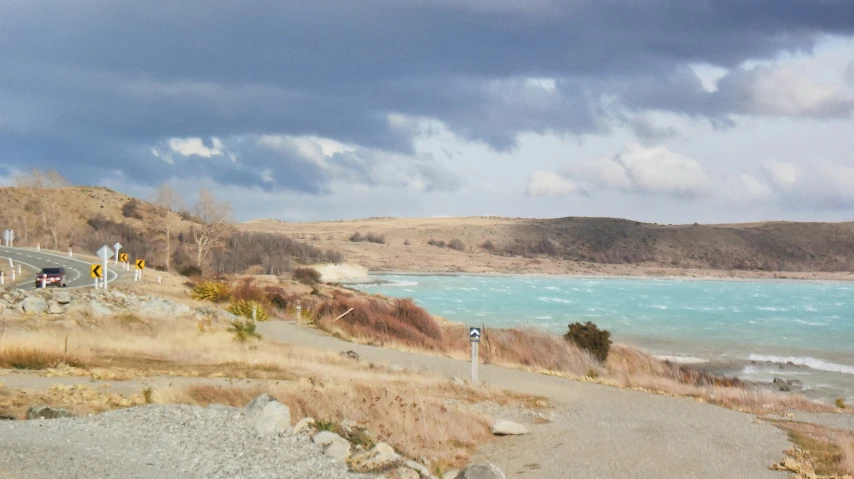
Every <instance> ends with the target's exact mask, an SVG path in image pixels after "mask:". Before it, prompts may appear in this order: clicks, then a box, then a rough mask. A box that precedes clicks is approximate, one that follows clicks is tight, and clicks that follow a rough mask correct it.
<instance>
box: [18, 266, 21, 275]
mask: <svg viewBox="0 0 854 479" xmlns="http://www.w3.org/2000/svg"><path fill="white" fill-rule="evenodd" d="M18 274H21V265H20V264H18Z"/></svg>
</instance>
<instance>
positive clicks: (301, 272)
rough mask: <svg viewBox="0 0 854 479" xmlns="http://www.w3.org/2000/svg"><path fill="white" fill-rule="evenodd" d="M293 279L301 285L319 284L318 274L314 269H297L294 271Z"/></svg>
mask: <svg viewBox="0 0 854 479" xmlns="http://www.w3.org/2000/svg"><path fill="white" fill-rule="evenodd" d="M293 275H294V279H295V280H297V281H299V282H300V283H302V284H308V285H312V284H317V283H319V282H320V272H318V271H317V270H316V269H314V268H297V269H295V270H294V273H293Z"/></svg>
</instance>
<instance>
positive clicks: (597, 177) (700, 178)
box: [563, 144, 712, 197]
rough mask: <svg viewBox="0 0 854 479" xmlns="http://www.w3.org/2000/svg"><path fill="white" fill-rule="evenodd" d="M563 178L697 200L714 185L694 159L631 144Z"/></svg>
mask: <svg viewBox="0 0 854 479" xmlns="http://www.w3.org/2000/svg"><path fill="white" fill-rule="evenodd" d="M563 176H564V177H568V178H572V179H575V178H578V179H583V180H586V181H587V182H590V183H592V184H594V185H596V186H598V187H600V188H604V189H614V190H620V191H625V192H631V193H637V194H641V195H666V196H675V197H696V196H703V195H706V194H707V193H709V191H710V190H711V187H712V182H711V180H710V179H709V177H708V175H707V174H706V171H705V169H704V168H703V166H702V165H701V164H700V163H699V162H698V161H697V160H695V159H693V158H690V157H687V156H684V155H680V154H678V153H675V152H673V151H670V150H669V149H668V148H667V147H664V146H654V147H649V148H646V147H644V146H642V145H638V144H629V145H628V146H627V147H626V150H625V151H623V152H622V153H619V154H617V155H614V156H612V157H604V158H598V159H595V160H590V161H586V162H583V163H581V164H580V165H578V166H572V167H568V168H566V169H564V170H563Z"/></svg>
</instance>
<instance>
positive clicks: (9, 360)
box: [0, 341, 86, 369]
mask: <svg viewBox="0 0 854 479" xmlns="http://www.w3.org/2000/svg"><path fill="white" fill-rule="evenodd" d="M60 364H67V365H69V366H74V367H83V366H85V365H86V361H85V359H84V358H83V357H82V356H81V355H78V354H65V353H64V351H63V350H62V349H61V347H56V348H51V347H50V346H46V345H34V344H31V343H29V342H24V343H12V342H10V341H3V343H2V344H0V368H7V369H48V368H52V367H56V366H58V365H60Z"/></svg>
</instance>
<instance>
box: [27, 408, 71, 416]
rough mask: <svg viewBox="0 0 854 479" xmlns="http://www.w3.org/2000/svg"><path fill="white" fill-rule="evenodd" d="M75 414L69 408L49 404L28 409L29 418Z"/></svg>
mask: <svg viewBox="0 0 854 479" xmlns="http://www.w3.org/2000/svg"><path fill="white" fill-rule="evenodd" d="M74 416H76V414H74V413H73V412H71V411H69V410H67V409H62V408H58V407H52V406H47V405H41V406H33V407H31V408H29V409H27V419H57V418H66V417H74Z"/></svg>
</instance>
